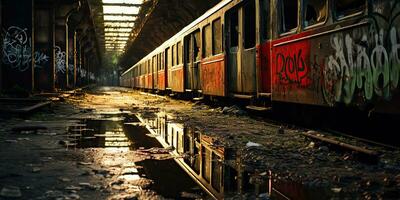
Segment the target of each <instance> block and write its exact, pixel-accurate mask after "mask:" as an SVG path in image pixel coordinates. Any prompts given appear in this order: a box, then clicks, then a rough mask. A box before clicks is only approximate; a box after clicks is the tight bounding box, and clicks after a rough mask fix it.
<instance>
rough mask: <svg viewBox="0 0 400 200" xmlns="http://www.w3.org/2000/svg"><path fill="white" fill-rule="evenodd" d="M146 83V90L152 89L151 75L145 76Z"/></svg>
mask: <svg viewBox="0 0 400 200" xmlns="http://www.w3.org/2000/svg"><path fill="white" fill-rule="evenodd" d="M146 83H147V84H146V89H153V74H149V75H147V79H146Z"/></svg>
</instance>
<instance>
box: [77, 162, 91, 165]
mask: <svg viewBox="0 0 400 200" xmlns="http://www.w3.org/2000/svg"><path fill="white" fill-rule="evenodd" d="M91 164H93V163H91V162H78V165H91Z"/></svg>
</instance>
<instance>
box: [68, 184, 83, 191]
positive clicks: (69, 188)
mask: <svg viewBox="0 0 400 200" xmlns="http://www.w3.org/2000/svg"><path fill="white" fill-rule="evenodd" d="M65 190H82V187H79V186H73V185H71V186H68V187H66V188H65Z"/></svg>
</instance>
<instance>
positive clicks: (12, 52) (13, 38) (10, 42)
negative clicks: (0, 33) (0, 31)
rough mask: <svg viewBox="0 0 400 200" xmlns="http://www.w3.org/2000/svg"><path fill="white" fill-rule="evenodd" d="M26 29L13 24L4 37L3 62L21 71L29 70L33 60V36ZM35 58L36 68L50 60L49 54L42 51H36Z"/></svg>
mask: <svg viewBox="0 0 400 200" xmlns="http://www.w3.org/2000/svg"><path fill="white" fill-rule="evenodd" d="M26 31H27V29H26V28H25V29H24V28H19V27H17V26H11V27H9V28H8V29H7V30H6V31H4V37H3V62H4V64H6V65H9V66H11V68H13V69H17V70H18V71H20V72H24V71H26V70H28V69H29V68H30V66H31V62H32V44H31V38H30V37H28V34H27V33H26ZM33 58H34V60H35V68H42V65H43V64H45V63H47V62H48V60H49V56H47V55H46V54H44V53H41V52H34V55H33Z"/></svg>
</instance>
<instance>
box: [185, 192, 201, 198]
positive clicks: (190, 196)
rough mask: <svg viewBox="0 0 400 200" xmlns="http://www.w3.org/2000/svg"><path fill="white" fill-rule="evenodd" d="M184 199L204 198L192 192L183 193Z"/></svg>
mask: <svg viewBox="0 0 400 200" xmlns="http://www.w3.org/2000/svg"><path fill="white" fill-rule="evenodd" d="M181 197H182V198H189V199H201V198H202V197H201V196H200V195H198V194H194V193H190V192H181Z"/></svg>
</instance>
